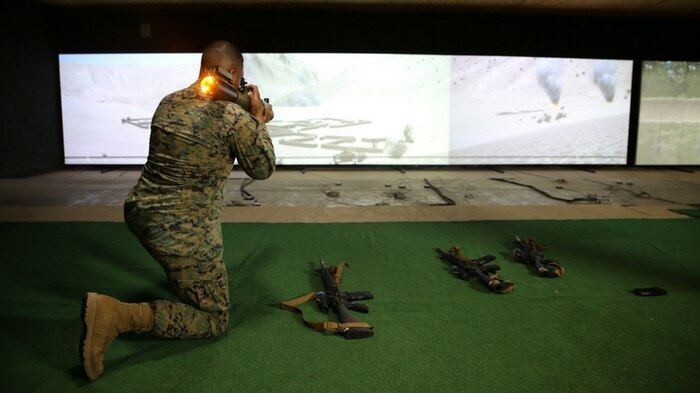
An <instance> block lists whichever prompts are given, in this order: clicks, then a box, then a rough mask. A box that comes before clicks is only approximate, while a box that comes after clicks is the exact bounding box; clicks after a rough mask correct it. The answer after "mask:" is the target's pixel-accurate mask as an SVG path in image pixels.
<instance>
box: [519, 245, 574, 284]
mask: <svg viewBox="0 0 700 393" xmlns="http://www.w3.org/2000/svg"><path fill="white" fill-rule="evenodd" d="M513 244H514V245H515V248H513V251H512V254H513V257H515V259H517V260H518V262H522V263H524V264H526V265H534V266H535V268H536V269H537V272H538V273H539V274H540V276H542V277H552V278H556V277H561V276H563V275H564V272H565V270H564V268H563V267H562V266H561V265H560V264H559V262H557V261H555V260H554V259H548V258H545V257H544V254H543V253H542V250H544V249H546V247H545V245H544V244H540V243H538V242H536V241H534V240H533V239H527V240H521V239H520V238H519V237H518V236H515V240H514V241H513Z"/></svg>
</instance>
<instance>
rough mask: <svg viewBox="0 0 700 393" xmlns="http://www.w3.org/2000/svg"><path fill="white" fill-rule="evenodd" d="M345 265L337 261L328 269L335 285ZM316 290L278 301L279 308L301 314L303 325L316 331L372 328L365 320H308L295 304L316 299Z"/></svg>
mask: <svg viewBox="0 0 700 393" xmlns="http://www.w3.org/2000/svg"><path fill="white" fill-rule="evenodd" d="M344 266H347V264H346V263H339V264H338V265H336V266H333V268H331V269H329V270H332V273H333V279H334V280H335V283H336V285H339V284H340V277H341V275H342V274H343V267H344ZM317 293H318V292H311V293H308V294H306V295H302V296H299V297H295V298H294V299H289V300H287V301H284V302H282V303H280V308H281V309H283V310H287V311H291V312H293V313H296V314H299V315H300V316H301V320H302V321H303V322H304V325H306V326H308V327H310V328H311V329H314V330H316V331H318V332H322V331H328V332H335V333H340V332H343V331H345V330H346V329H349V328H358V327H359V328H369V329H372V327H371V326H370V325H369V324H367V323H365V322H348V323H340V322H335V321H324V322H313V321H309V320H307V319H306V318H305V317H304V312H303V311H301V309H300V308H298V307H297V306H299V305H302V304H304V303H308V302H310V301H312V300H316V296H317Z"/></svg>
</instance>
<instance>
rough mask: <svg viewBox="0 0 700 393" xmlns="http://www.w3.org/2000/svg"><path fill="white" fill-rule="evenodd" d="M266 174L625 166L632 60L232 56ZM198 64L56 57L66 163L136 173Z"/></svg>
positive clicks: (162, 58)
mask: <svg viewBox="0 0 700 393" xmlns="http://www.w3.org/2000/svg"><path fill="white" fill-rule="evenodd" d="M244 58H245V62H244V63H245V68H244V71H245V78H246V80H247V81H248V82H249V83H254V84H256V85H258V86H259V87H260V90H261V94H262V95H263V96H264V97H267V98H269V99H270V103H271V104H272V105H273V108H274V111H275V118H274V120H273V121H271V122H270V123H268V130H269V132H270V136H271V137H272V140H273V143H274V145H275V151H276V153H277V164H278V165H496V164H599V165H605V164H625V163H626V155H627V141H628V134H629V113H630V90H631V80H632V61H631V60H611V59H565V58H533V57H497V56H447V55H405V54H359V53H358V54H331V53H252V54H245V55H244ZM199 59H200V54H197V53H188V54H61V55H59V72H60V83H61V106H62V115H63V136H64V152H65V163H66V164H68V165H103V164H104V165H115V164H116V165H123V164H143V163H144V162H145V160H146V157H147V155H148V138H149V127H150V119H151V116H152V115H153V112H154V111H155V109H156V107H157V105H158V103H159V101H160V100H161V99H162V98H163V97H164V96H165V95H167V94H169V93H171V92H174V91H176V90H179V89H182V88H185V87H187V86H189V85H191V84H192V83H194V82H195V79H196V77H197V75H198V72H199Z"/></svg>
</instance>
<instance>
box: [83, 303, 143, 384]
mask: <svg viewBox="0 0 700 393" xmlns="http://www.w3.org/2000/svg"><path fill="white" fill-rule="evenodd" d="M83 312H84V317H83V320H84V322H85V331H84V337H83V339H82V343H81V347H80V355H81V358H82V361H83V367H84V368H85V373H86V374H87V376H88V378H89V379H90V381H94V380H96V379H97V378H99V377H100V375H102V371H103V370H104V364H103V363H102V360H103V358H104V354H105V352H106V351H107V347H108V346H109V344H110V343H111V342H112V340H114V338H115V337H117V335H118V334H119V333H125V332H138V333H141V332H149V331H151V330H153V324H154V317H153V311H151V307H150V306H149V305H148V303H138V304H136V303H122V302H120V301H119V300H117V299H115V298H113V297H109V296H105V295H98V294H97V293H93V292H88V293H87V295H86V296H85V302H84V304H83Z"/></svg>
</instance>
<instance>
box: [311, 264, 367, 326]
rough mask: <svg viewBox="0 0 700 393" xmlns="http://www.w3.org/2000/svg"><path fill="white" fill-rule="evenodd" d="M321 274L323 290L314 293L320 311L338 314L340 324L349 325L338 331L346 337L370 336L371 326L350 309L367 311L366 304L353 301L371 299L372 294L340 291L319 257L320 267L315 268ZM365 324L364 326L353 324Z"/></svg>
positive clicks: (333, 276)
mask: <svg viewBox="0 0 700 393" xmlns="http://www.w3.org/2000/svg"><path fill="white" fill-rule="evenodd" d="M315 270H316V271H317V272H319V274H321V279H322V280H323V288H324V290H323V291H321V292H317V293H316V304H318V307H319V308H320V309H321V311H324V312H327V311H328V309H331V310H333V312H334V313H335V315H337V316H338V321H339V322H340V323H341V325H350V326H349V327H343V328H342V330H340V331H339V332H338V333H339V334H342V335H343V336H344V337H345V338H347V339H354V338H365V337H370V336H372V334H374V332H373V331H372V327H371V326H369V325H367V324H365V323H364V322H360V321H359V320H358V319H357V318H355V317H354V316H353V315H352V313H350V310H354V311H359V312H364V313H366V312H369V307H368V306H367V305H366V304H358V303H353V302H354V301H356V300H364V299H372V298H374V296H373V295H372V294H371V293H369V292H367V291H365V292H341V291H340V290H339V289H338V285H337V284H336V279H335V275H334V274H332V273H331V270H330V269H328V268H327V267H326V264H325V263H324V262H323V259H321V267H319V268H318V269H315ZM353 325H365V326H353Z"/></svg>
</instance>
